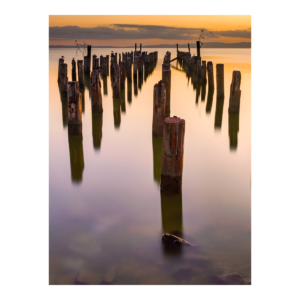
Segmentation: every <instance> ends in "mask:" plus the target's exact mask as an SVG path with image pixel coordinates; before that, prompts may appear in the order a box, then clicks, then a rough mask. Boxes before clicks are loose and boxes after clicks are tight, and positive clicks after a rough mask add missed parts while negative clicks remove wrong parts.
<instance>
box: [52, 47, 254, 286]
mask: <svg viewBox="0 0 300 300" xmlns="http://www.w3.org/2000/svg"><path fill="white" fill-rule="evenodd" d="M111 50H112V49H99V48H98V49H97V48H95V49H92V55H93V54H96V55H97V56H98V57H99V56H100V55H101V54H102V55H107V54H110V53H111ZM168 50H169V51H170V49H158V62H157V65H156V67H155V69H154V71H153V72H152V74H151V75H150V76H148V77H147V78H146V81H144V80H143V82H139V81H138V82H136V88H135V87H134V85H135V83H134V80H132V98H131V99H130V96H129V97H128V95H129V93H130V89H129V93H128V85H127V82H126V83H125V99H123V100H121V101H120V102H119V101H118V102H116V101H113V98H112V88H111V79H110V76H109V77H108V78H107V81H106V80H105V81H104V80H103V78H101V85H102V88H101V94H102V101H103V115H102V117H99V116H96V115H94V114H92V112H91V97H90V93H89V86H88V82H86V87H85V89H84V97H83V99H84V100H83V101H84V105H83V108H84V112H83V116H82V131H83V140H82V142H80V141H79V142H78V141H76V140H73V139H70V140H69V139H68V128H67V113H66V110H65V107H66V106H65V101H64V100H63V101H62V99H61V98H60V94H59V89H58V83H57V74H58V59H59V58H60V57H61V56H62V55H63V56H64V57H65V63H67V64H68V78H69V80H71V60H72V58H73V57H75V59H76V60H77V59H82V56H79V55H78V56H77V57H76V51H75V49H50V50H49V93H50V95H49V96H50V103H49V139H50V149H49V150H50V152H49V155H50V158H49V164H50V166H49V170H50V174H49V175H50V177H49V180H50V182H49V193H50V197H49V210H50V215H49V216H50V219H49V222H50V223H49V228H50V249H49V260H50V261H49V266H50V269H49V282H50V284H76V283H77V284H79V283H83V284H84V283H85V284H100V283H102V284H105V283H106V284H107V283H111V284H215V283H217V281H216V278H217V277H218V276H222V275H224V274H226V273H232V274H240V275H242V277H243V279H244V280H245V282H248V281H251V50H248V49H202V50H201V51H202V55H201V56H202V59H203V60H206V61H209V60H211V61H212V62H213V66H214V76H215V75H216V69H215V67H216V64H217V63H224V69H225V98H224V103H223V102H222V101H219V100H218V102H217V101H216V100H217V99H216V90H215V92H214V94H213V95H212V94H210V93H208V87H207V85H206V88H203V87H201V88H200V86H197V85H196V84H193V83H192V82H193V80H192V78H188V76H187V74H186V73H185V72H183V71H182V70H181V69H182V67H180V66H179V65H177V63H176V61H174V62H172V63H171V64H172V66H174V68H171V70H172V71H171V72H172V74H171V116H173V115H176V116H178V117H180V118H183V119H185V121H186V129H185V144H184V162H183V183H182V194H180V195H177V196H171V197H170V196H169V197H167V196H164V195H161V193H160V189H159V180H160V168H161V151H162V150H161V149H162V141H161V139H153V138H152V113H153V87H154V84H155V83H157V82H158V81H159V80H161V72H162V66H161V65H162V60H163V56H164V55H165V53H166V51H168ZM181 50H184V49H181ZM122 51H123V52H126V51H131V49H125V48H124V49H114V52H117V53H121V52H122ZM143 51H148V53H149V52H151V51H155V49H146V48H145V49H143ZM185 51H186V50H185ZM191 52H192V54H196V49H191ZM171 53H172V54H171V59H172V58H175V57H176V49H171ZM118 59H119V55H118ZM233 70H240V71H241V74H242V82H241V91H242V96H241V106H240V114H239V118H230V119H229V117H228V104H229V88H230V83H231V77H232V71H233ZM136 92H137V95H136ZM197 98H198V99H197ZM172 213H175V214H176V215H177V218H176V220H174V219H172V217H170V216H172ZM172 230H173V231H178V232H181V233H182V236H183V237H184V238H185V239H186V240H188V241H190V242H192V243H194V244H196V245H197V246H194V247H188V246H187V247H182V248H179V249H178V250H177V251H175V252H174V251H171V250H170V249H167V248H165V247H164V246H163V245H162V243H161V241H160V238H161V235H162V234H163V233H165V232H169V231H172Z"/></svg>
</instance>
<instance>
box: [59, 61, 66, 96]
mask: <svg viewBox="0 0 300 300" xmlns="http://www.w3.org/2000/svg"><path fill="white" fill-rule="evenodd" d="M59 73H60V74H59V78H60V81H59V88H60V93H61V96H62V97H67V90H68V88H67V85H68V65H67V64H60V65H59Z"/></svg>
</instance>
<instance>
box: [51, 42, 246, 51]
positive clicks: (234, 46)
mask: <svg viewBox="0 0 300 300" xmlns="http://www.w3.org/2000/svg"><path fill="white" fill-rule="evenodd" d="M49 48H74V49H75V48H76V46H75V45H74V46H73V45H72V46H69V45H49ZM92 48H116V49H118V48H128V49H134V46H124V47H119V46H93V45H92ZM142 48H143V49H144V48H176V45H174V44H165V45H145V46H144V45H142ZM190 48H192V49H194V48H196V44H195V43H193V44H192V43H191V44H190ZM202 48H207V49H213V48H215V49H218V48H220V49H222V48H223V49H224V48H225V49H251V42H243V43H206V44H204V45H203V47H202ZM137 49H138V50H139V49H140V45H139V44H137ZM178 49H179V50H180V51H182V50H184V49H185V51H188V45H187V44H181V45H178Z"/></svg>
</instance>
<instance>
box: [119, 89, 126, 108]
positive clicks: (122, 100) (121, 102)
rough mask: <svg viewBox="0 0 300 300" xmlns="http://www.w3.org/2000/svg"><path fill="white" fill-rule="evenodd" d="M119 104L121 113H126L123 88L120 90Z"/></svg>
mask: <svg viewBox="0 0 300 300" xmlns="http://www.w3.org/2000/svg"><path fill="white" fill-rule="evenodd" d="M120 104H121V111H122V112H124V113H125V112H126V102H125V86H124V87H121V88H120Z"/></svg>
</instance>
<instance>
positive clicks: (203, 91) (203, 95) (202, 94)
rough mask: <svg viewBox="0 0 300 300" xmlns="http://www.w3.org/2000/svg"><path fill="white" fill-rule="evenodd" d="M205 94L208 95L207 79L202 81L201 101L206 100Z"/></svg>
mask: <svg viewBox="0 0 300 300" xmlns="http://www.w3.org/2000/svg"><path fill="white" fill-rule="evenodd" d="M205 95H206V81H205V82H202V85H201V101H205Z"/></svg>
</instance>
